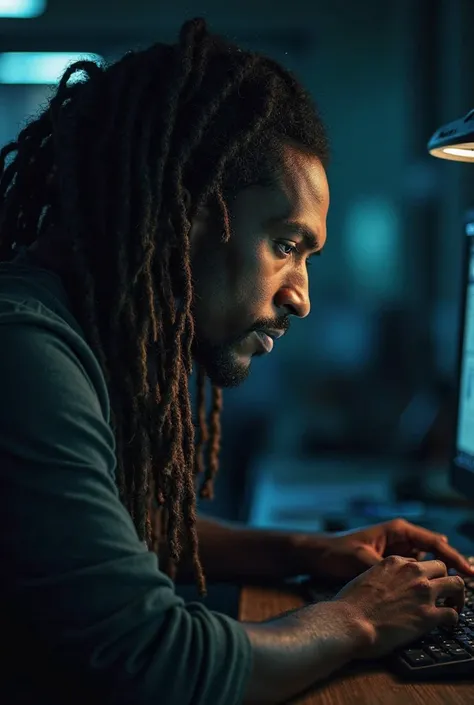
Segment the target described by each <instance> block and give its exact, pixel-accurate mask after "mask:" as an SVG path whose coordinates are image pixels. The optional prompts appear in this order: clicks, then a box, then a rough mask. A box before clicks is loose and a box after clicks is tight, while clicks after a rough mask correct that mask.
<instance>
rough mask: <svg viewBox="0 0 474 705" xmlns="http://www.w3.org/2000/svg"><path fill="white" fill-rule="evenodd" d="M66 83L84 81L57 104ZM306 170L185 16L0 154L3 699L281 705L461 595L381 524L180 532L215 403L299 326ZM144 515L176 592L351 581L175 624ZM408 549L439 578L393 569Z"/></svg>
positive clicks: (295, 149)
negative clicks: (296, 603) (176, 31)
mask: <svg viewBox="0 0 474 705" xmlns="http://www.w3.org/2000/svg"><path fill="white" fill-rule="evenodd" d="M77 71H81V72H83V73H82V75H83V74H84V72H85V73H86V74H87V75H88V80H82V81H75V82H70V80H69V79H70V78H71V77H72V76H73V74H75V73H76V72H77ZM326 163H327V140H326V136H325V132H324V129H323V126H322V124H321V121H320V119H319V117H318V116H317V114H316V112H315V109H314V107H313V105H312V103H311V100H310V98H309V96H308V95H307V94H306V93H305V92H304V91H303V89H302V88H301V87H300V86H299V85H298V84H297V82H296V81H295V80H294V79H293V78H292V77H291V76H290V75H289V74H287V73H286V71H284V70H283V69H282V68H281V67H280V66H278V65H277V64H275V63H274V62H273V61H270V60H269V59H266V58H263V57H260V56H257V55H254V54H251V53H247V52H244V51H241V50H240V49H238V48H236V47H234V46H232V45H229V44H227V43H225V42H224V41H222V40H221V39H219V38H217V37H213V36H212V35H209V34H208V33H207V30H206V27H205V25H204V23H203V22H202V21H199V20H196V21H193V22H189V23H187V24H186V25H185V26H184V28H183V30H182V32H181V37H180V42H179V44H178V45H176V46H165V45H157V46H154V47H152V48H150V49H149V50H147V51H144V52H139V53H135V54H130V55H127V56H126V57H125V58H124V59H123V60H121V61H120V62H118V63H117V64H115V65H113V66H111V67H110V68H108V69H102V68H99V67H97V66H95V65H94V64H91V63H88V62H81V63H79V64H77V65H76V66H74V67H72V68H71V69H69V70H68V71H67V72H66V74H65V76H64V77H63V79H62V81H61V83H60V86H59V89H58V91H57V93H56V95H55V96H54V97H53V98H52V100H51V102H50V106H49V107H48V108H47V109H46V110H45V111H44V112H43V113H42V114H41V115H40V116H39V117H38V118H36V119H35V120H33V121H32V122H31V123H30V125H29V126H28V127H26V128H25V129H24V130H23V132H22V133H21V134H20V136H19V138H18V140H17V141H16V142H15V143H13V144H12V145H8V146H7V147H5V148H4V150H3V151H2V158H1V165H2V169H1V178H0V195H1V198H2V205H1V217H2V220H1V230H0V245H1V250H0V255H1V258H2V259H3V260H4V264H3V265H2V267H1V274H0V325H1V328H0V330H1V348H0V355H1V365H0V390H1V404H0V460H1V462H0V477H1V496H2V499H3V506H2V515H1V516H2V522H3V526H2V531H1V532H0V535H1V539H0V546H1V560H2V568H3V581H2V588H1V589H2V597H3V600H2V611H1V612H2V627H3V629H2V638H3V642H4V643H5V644H8V650H7V655H6V656H5V659H4V663H3V669H2V678H3V683H2V695H3V700H4V702H12V703H35V704H38V703H46V702H47V703H48V704H50V705H54V704H55V703H58V704H59V703H61V704H62V705H64V703H69V702H71V703H73V702H81V703H83V702H84V701H85V699H86V698H87V701H93V702H100V703H102V704H105V703H114V704H115V703H117V704H121V703H134V705H140V704H141V703H147V704H148V703H156V702H162V703H167V704H169V705H173V704H174V703H176V704H179V705H185V704H186V703H193V705H199V704H201V703H212V705H220V704H221V703H222V704H223V703H226V704H231V703H241V702H245V703H275V702H281V701H285V700H287V699H288V698H290V697H291V696H293V695H295V694H296V693H298V692H299V691H301V690H303V689H305V688H307V687H309V686H310V685H312V684H313V683H314V682H316V681H317V680H319V679H321V678H324V677H325V676H327V675H329V674H330V673H332V672H333V671H334V670H335V669H337V668H338V667H339V666H341V665H343V664H344V663H346V662H348V661H350V660H351V659H354V658H361V657H367V658H368V657H376V656H381V655H383V654H385V653H388V652H389V651H391V650H392V649H393V648H395V647H396V646H398V645H400V644H403V643H407V642H408V641H410V639H414V638H416V637H418V636H419V635H421V634H422V633H423V632H425V631H428V630H430V629H431V628H433V627H434V626H436V625H440V624H445V625H451V624H454V623H455V622H456V619H457V615H456V609H457V610H459V608H460V607H462V604H463V602H462V601H463V587H462V581H461V580H460V578H459V577H452V576H447V570H446V566H447V565H448V566H451V567H455V568H457V569H458V570H459V571H464V572H467V571H468V570H469V566H468V565H467V564H466V563H465V561H464V560H463V558H462V557H461V556H460V555H459V554H458V553H457V552H456V551H454V550H453V549H451V548H450V547H449V545H448V544H447V543H446V541H444V540H443V539H442V537H440V536H438V535H436V534H433V533H431V532H428V531H425V530H423V529H421V528H417V527H415V526H412V525H410V524H408V523H406V522H403V521H402V520H398V521H396V522H390V523H388V524H382V525H380V526H377V527H373V528H369V529H366V530H361V531H358V532H355V533H352V534H347V535H335V536H314V537H311V536H299V537H296V536H290V535H285V534H269V533H257V532H253V531H251V530H248V529H240V530H239V529H236V528H231V527H220V526H219V525H218V524H212V523H206V522H203V523H202V524H200V523H199V522H198V521H197V520H196V511H195V473H196V472H198V471H199V470H200V469H201V468H202V467H203V466H204V465H206V470H205V478H204V486H203V492H204V493H205V494H206V493H207V494H210V492H211V482H212V476H213V474H214V473H215V470H216V467H217V451H218V445H219V424H218V418H219V410H220V403H221V399H220V391H219V388H220V387H222V386H228V385H235V384H239V383H240V382H242V381H243V380H244V379H245V378H246V376H247V374H248V371H249V367H250V363H251V359H252V357H253V356H254V355H262V354H265V353H267V352H269V351H270V350H271V348H272V347H273V343H274V341H275V340H276V339H277V338H279V337H280V335H282V334H283V333H285V332H287V331H288V328H289V322H290V318H291V316H299V317H304V316H307V315H308V313H309V308H310V303H309V297H308V271H307V266H308V264H309V258H310V257H311V256H312V255H314V254H317V253H319V252H320V251H321V249H322V247H323V245H324V242H325V239H326V214H327V210H328V206H329V192H328V184H327V179H326V172H325V166H326ZM193 357H194V358H195V360H196V362H197V363H198V365H199V369H200V379H199V395H198V396H199V399H198V416H199V434H198V438H197V439H196V442H195V439H194V432H193V420H192V415H191V406H190V401H189V391H188V377H189V374H190V372H191V367H192V358H193ZM206 377H208V378H209V379H210V380H211V382H212V384H213V385H214V386H213V400H212V409H211V413H210V417H209V423H207V422H206V404H205V394H204V391H205V384H204V383H205V379H206ZM204 449H206V451H207V460H206V463H204V461H203V451H204ZM150 499H151V501H152V503H153V504H154V505H155V506H157V507H159V508H160V509H159V511H160V522H159V524H160V526H161V529H162V530H161V534H160V535H159V536H158V537H155V538H157V539H158V541H159V543H160V545H161V547H162V548H163V547H165V548H166V550H167V554H168V557H169V558H170V560H171V564H172V565H173V566H174V567H176V566H178V568H179V567H180V562H181V566H183V565H184V566H185V564H186V561H187V560H189V561H190V563H191V564H192V565H193V567H194V570H195V574H196V577H197V580H198V583H199V585H200V587H201V590H204V576H205V574H207V576H208V577H210V578H214V577H215V578H220V579H222V578H224V579H225V578H227V579H229V578H232V577H234V576H239V577H243V576H247V577H259V576H260V577H261V576H263V575H265V576H266V577H268V576H274V577H283V576H290V575H296V574H301V573H309V574H314V575H326V576H329V577H333V578H338V579H345V580H348V579H350V578H354V580H352V581H351V582H350V583H349V584H348V585H347V586H346V587H345V588H344V589H343V590H342V591H340V592H339V593H338V595H337V597H336V599H335V600H334V601H333V602H327V603H320V604H318V605H310V606H308V607H306V608H304V609H302V610H300V611H296V612H294V613H292V614H290V615H287V616H285V617H281V618H280V619H276V620H274V621H272V622H270V623H266V624H262V625H255V624H243V625H242V624H239V623H237V622H235V621H233V620H231V619H230V618H228V617H225V616H224V615H219V614H215V613H211V612H209V611H208V610H207V609H206V608H205V607H203V606H202V605H200V604H190V605H186V604H184V602H183V601H182V600H181V599H179V598H178V597H177V596H176V594H175V592H174V586H173V583H172V581H171V580H170V579H169V577H168V576H166V575H165V574H164V572H162V571H161V570H160V567H159V565H158V563H157V559H156V555H155V554H154V553H153V552H152V551H151V550H148V549H149V548H151V547H152V546H154V545H155V541H154V537H153V532H152V522H151V520H150V512H149V504H150ZM198 533H199V534H200V539H201V545H200V550H198ZM424 550H433V551H435V552H436V553H437V554H438V556H439V557H440V558H442V559H443V561H444V563H442V562H440V561H426V562H424V563H421V562H417V561H415V559H414V557H413V556H414V555H415V553H416V552H417V551H424ZM389 554H398V555H397V556H395V557H393V556H389ZM384 556H389V557H388V558H384ZM401 556H402V557H401ZM403 556H404V557H403ZM181 559H182V560H181ZM160 565H161V562H160ZM203 568H204V570H203ZM367 568H368V569H369V570H366V569H367ZM360 573H362V575H359V574H360ZM355 576H358V577H355ZM439 597H445V598H446V599H447V602H446V606H444V607H436V604H435V603H436V600H437V598H439ZM7 695H8V696H9V700H8V698H7Z"/></svg>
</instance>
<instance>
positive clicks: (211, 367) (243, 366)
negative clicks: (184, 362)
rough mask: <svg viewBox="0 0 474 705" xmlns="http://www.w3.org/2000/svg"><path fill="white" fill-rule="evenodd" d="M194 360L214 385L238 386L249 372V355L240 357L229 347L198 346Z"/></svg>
mask: <svg viewBox="0 0 474 705" xmlns="http://www.w3.org/2000/svg"><path fill="white" fill-rule="evenodd" d="M195 358H196V361H197V362H198V363H199V364H200V365H202V366H203V367H204V369H205V371H206V374H207V376H208V377H209V379H210V380H211V382H212V384H214V385H215V386H216V387H224V388H231V387H238V386H240V385H241V384H243V382H245V380H246V379H247V378H248V376H249V374H250V360H251V358H250V357H248V358H247V357H242V356H241V355H237V353H236V352H235V351H234V350H232V349H231V348H229V347H225V348H224V347H219V348H218V347H213V348H207V349H206V350H204V349H203V348H202V347H200V348H199V350H198V351H197V354H196V355H195Z"/></svg>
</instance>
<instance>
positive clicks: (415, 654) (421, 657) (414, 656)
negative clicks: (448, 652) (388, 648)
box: [402, 649, 434, 666]
mask: <svg viewBox="0 0 474 705" xmlns="http://www.w3.org/2000/svg"><path fill="white" fill-rule="evenodd" d="M402 653H403V657H404V658H405V659H406V660H407V661H408V663H409V664H411V665H412V666H428V665H429V664H432V663H434V661H433V659H432V658H431V657H430V656H428V654H426V653H425V652H424V651H422V650H421V649H406V650H405V651H403V652H402Z"/></svg>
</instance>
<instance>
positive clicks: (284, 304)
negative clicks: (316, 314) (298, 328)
mask: <svg viewBox="0 0 474 705" xmlns="http://www.w3.org/2000/svg"><path fill="white" fill-rule="evenodd" d="M275 305H276V306H277V308H284V309H286V311H287V312H288V313H289V314H290V315H291V316H298V318H306V316H307V315H308V314H309V312H310V310H311V302H310V300H309V291H308V286H301V287H296V286H295V287H289V286H283V287H281V288H280V289H279V290H278V292H277V294H276V296H275Z"/></svg>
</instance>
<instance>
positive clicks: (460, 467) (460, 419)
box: [453, 219, 474, 500]
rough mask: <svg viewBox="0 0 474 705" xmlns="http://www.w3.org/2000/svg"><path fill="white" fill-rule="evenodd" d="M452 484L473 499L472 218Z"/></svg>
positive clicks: (473, 287) (473, 228) (473, 321)
mask: <svg viewBox="0 0 474 705" xmlns="http://www.w3.org/2000/svg"><path fill="white" fill-rule="evenodd" d="M465 252H466V262H465V274H464V287H463V314H462V319H461V324H462V325H461V336H460V343H459V377H458V379H459V387H458V408H457V425H456V437H455V449H454V458H453V484H454V486H455V487H456V489H458V490H460V491H461V492H462V493H463V494H465V495H466V496H467V497H469V498H470V499H473V500H474V219H472V220H469V221H468V222H467V223H466V250H465Z"/></svg>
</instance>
